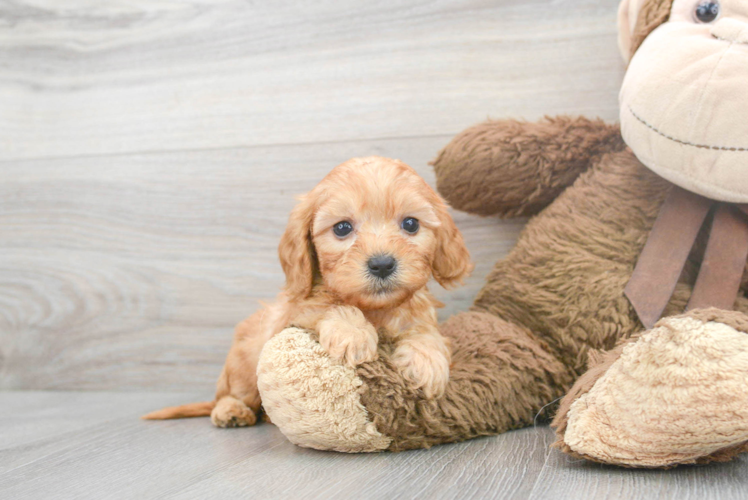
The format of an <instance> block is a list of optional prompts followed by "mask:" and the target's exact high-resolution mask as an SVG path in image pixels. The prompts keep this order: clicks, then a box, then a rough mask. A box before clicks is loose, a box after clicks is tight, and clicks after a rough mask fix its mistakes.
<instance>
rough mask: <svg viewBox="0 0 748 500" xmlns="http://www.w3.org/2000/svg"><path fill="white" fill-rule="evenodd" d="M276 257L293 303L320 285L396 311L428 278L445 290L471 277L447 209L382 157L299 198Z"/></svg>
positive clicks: (345, 170)
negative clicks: (279, 262) (318, 283)
mask: <svg viewBox="0 0 748 500" xmlns="http://www.w3.org/2000/svg"><path fill="white" fill-rule="evenodd" d="M279 254H280V260H281V265H282V266H283V270H284V272H285V273H286V291H287V293H289V295H291V296H292V297H293V298H296V299H300V298H304V297H306V296H308V295H309V294H310V293H311V291H312V287H313V285H314V284H315V282H321V283H324V284H325V286H326V287H327V288H328V289H329V290H330V291H331V292H332V293H334V294H335V295H337V296H338V297H340V299H341V300H343V301H344V302H345V303H347V304H350V305H355V306H357V307H359V308H361V309H382V308H390V307H396V306H398V305H399V304H401V303H402V302H404V301H405V300H407V299H408V298H409V297H410V296H412V294H413V293H414V292H416V291H417V290H418V289H420V288H422V287H423V286H425V285H426V283H427V282H428V280H429V278H431V276H433V277H434V278H435V279H436V280H437V281H438V282H439V283H440V284H441V285H442V286H444V287H448V286H450V285H452V284H453V283H455V282H459V281H461V280H462V278H464V277H465V276H466V275H467V274H468V273H469V272H470V271H471V270H472V264H471V262H470V255H469V254H468V251H467V248H466V247H465V243H464V241H463V239H462V235H461V234H460V232H459V231H458V230H457V227H456V226H455V224H454V222H453V221H452V218H451V217H450V216H449V213H448V212H447V206H446V204H445V203H444V201H443V200H442V199H441V198H440V197H439V195H437V194H436V193H435V192H434V191H433V190H432V189H431V188H430V187H429V186H428V184H426V182H425V181H424V180H423V179H421V178H420V177H419V176H418V174H416V172H415V171H414V170H413V169H412V168H410V167H409V166H407V165H405V164H404V163H402V162H400V161H396V160H389V159H386V158H379V157H370V158H354V159H352V160H349V161H347V162H345V163H343V164H342V165H339V166H338V167H336V168H335V169H334V170H333V171H332V172H330V174H328V175H327V177H325V178H324V179H323V180H322V182H321V183H320V184H319V185H318V186H317V187H315V188H314V189H313V190H312V191H311V192H309V193H308V194H306V195H304V196H303V197H302V198H301V200H300V203H299V204H298V205H297V206H296V208H294V210H293V212H291V217H290V219H289V223H288V227H287V229H286V232H285V234H284V235H283V238H282V239H281V243H280V248H279Z"/></svg>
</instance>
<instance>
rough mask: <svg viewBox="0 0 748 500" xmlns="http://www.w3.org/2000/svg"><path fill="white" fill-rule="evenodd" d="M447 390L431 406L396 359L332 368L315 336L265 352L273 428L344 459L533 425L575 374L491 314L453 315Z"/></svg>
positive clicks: (446, 331) (292, 331) (288, 338)
mask: <svg viewBox="0 0 748 500" xmlns="http://www.w3.org/2000/svg"><path fill="white" fill-rule="evenodd" d="M441 331H442V334H443V335H445V336H446V337H448V338H450V339H451V341H452V350H453V354H452V366H451V368H450V380H449V384H448V386H447V390H446V393H445V395H444V396H443V397H441V398H439V399H436V400H434V399H425V398H424V396H423V394H422V393H421V391H413V390H411V389H409V388H408V385H407V383H406V382H405V380H404V379H403V377H402V375H401V374H400V373H399V371H398V369H397V368H396V367H395V366H394V365H393V363H392V362H391V361H390V359H391V348H390V346H387V345H385V346H381V347H380V357H379V360H377V361H373V362H370V363H365V364H363V365H360V366H359V367H357V368H356V369H353V368H350V367H348V366H345V365H343V364H341V363H339V362H335V361H333V360H331V359H330V357H329V356H328V355H327V353H325V351H324V350H323V349H322V348H321V346H320V345H319V343H318V342H317V340H316V335H315V334H314V333H313V332H307V331H304V330H300V329H297V328H289V329H286V330H284V331H283V332H281V333H280V334H278V335H277V336H275V337H274V338H273V339H271V340H270V341H268V343H267V344H266V345H265V347H264V349H263V351H262V355H261V358H260V363H259V366H258V387H259V388H260V394H261V396H262V402H263V408H264V410H265V412H267V414H268V416H269V417H270V419H271V421H272V422H273V423H274V424H275V425H277V426H278V428H279V429H280V430H281V431H282V432H283V433H284V434H285V435H286V437H288V439H289V440H290V441H292V442H293V443H295V444H297V445H299V446H304V447H309V448H316V449H323V450H336V451H344V452H370V451H381V450H392V451H397V450H406V449H411V448H428V447H430V446H433V445H436V444H440V443H447V442H454V441H462V440H465V439H470V438H474V437H478V436H485V435H493V434H498V433H501V432H505V431H507V430H510V429H515V428H520V427H525V426H527V425H531V424H532V423H533V420H534V419H535V417H536V415H537V413H538V411H539V410H540V409H541V408H543V406H544V405H546V404H547V403H548V402H549V401H553V400H554V399H556V398H558V397H560V396H561V395H563V394H564V392H565V391H566V390H567V389H568V388H569V387H570V385H571V383H572V381H573V378H572V374H571V373H570V371H569V370H568V369H567V368H566V367H564V366H563V365H562V364H561V363H560V362H559V361H558V360H556V359H555V358H554V357H553V356H551V355H550V354H549V353H548V352H547V350H546V349H545V347H544V346H543V344H542V342H540V341H539V340H538V339H537V338H535V337H534V336H533V335H532V334H531V333H530V332H528V331H527V330H525V329H524V328H521V327H518V326H516V325H512V324H510V323H507V322H505V321H502V320H501V319H499V318H497V317H495V316H493V315H490V314H485V313H479V312H469V313H462V314H458V315H457V316H454V317H452V318H451V319H450V320H448V321H447V322H446V323H445V324H443V325H442V327H441Z"/></svg>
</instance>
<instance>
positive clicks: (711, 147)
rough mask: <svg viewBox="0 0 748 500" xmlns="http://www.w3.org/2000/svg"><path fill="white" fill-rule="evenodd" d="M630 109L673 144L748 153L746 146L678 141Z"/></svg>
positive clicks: (651, 128) (635, 115)
mask: <svg viewBox="0 0 748 500" xmlns="http://www.w3.org/2000/svg"><path fill="white" fill-rule="evenodd" d="M628 109H629V112H630V113H631V114H632V115H633V117H634V118H636V119H637V120H638V121H639V122H641V123H642V124H643V125H644V126H645V127H647V128H649V129H650V130H652V131H653V132H654V133H656V134H657V135H659V136H662V137H664V138H665V139H669V140H671V141H673V142H677V143H678V144H682V145H684V146H691V147H693V148H699V149H712V150H715V151H742V152H746V151H748V147H746V146H710V145H708V144H694V143H693V142H689V141H684V140H682V139H678V138H677V137H673V136H672V135H669V134H666V133H665V132H663V131H661V130H660V129H658V128H657V127H655V126H654V125H651V124H650V123H648V122H647V121H646V120H645V119H644V118H642V117H640V116H639V115H637V114H636V113H635V112H634V110H633V109H631V106H628Z"/></svg>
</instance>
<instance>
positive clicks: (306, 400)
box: [257, 328, 392, 453]
mask: <svg viewBox="0 0 748 500" xmlns="http://www.w3.org/2000/svg"><path fill="white" fill-rule="evenodd" d="M362 384H363V382H362V381H361V379H360V378H359V377H358V376H357V375H356V370H355V369H353V368H351V367H349V366H347V365H344V364H341V363H339V362H337V361H333V360H332V359H330V356H329V355H328V354H327V353H326V352H325V351H324V349H322V346H321V345H320V344H319V343H318V342H316V341H315V340H314V339H313V338H312V335H310V333H309V332H307V331H304V330H300V329H298V328H287V329H286V330H283V331H282V332H280V333H279V334H278V335H276V336H274V337H273V338H272V339H270V340H269V341H268V342H267V343H266V344H265V346H264V347H263V349H262V354H261V355H260V361H259V364H258V365H257V387H258V388H259V389H260V396H261V397H262V406H263V408H264V409H265V413H267V414H268V415H270V418H271V419H272V420H273V423H274V424H275V425H276V426H277V427H278V429H280V431H281V432H283V434H284V435H285V436H286V437H287V438H288V439H289V440H290V441H291V442H292V443H295V444H297V445H299V446H304V447H307V448H316V449H319V450H336V451H343V452H349V453H360V452H371V451H381V450H384V449H386V448H387V447H388V446H389V445H390V443H391V442H392V439H391V438H389V437H387V436H385V435H383V434H381V433H380V432H379V431H378V430H377V428H376V426H375V425H374V424H373V423H372V422H370V421H369V418H368V414H367V411H366V408H365V407H364V406H363V404H362V403H361V396H360V391H361V386H362Z"/></svg>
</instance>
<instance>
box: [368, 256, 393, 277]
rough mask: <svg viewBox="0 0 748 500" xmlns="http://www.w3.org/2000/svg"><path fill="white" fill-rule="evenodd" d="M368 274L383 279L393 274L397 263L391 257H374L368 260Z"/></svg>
mask: <svg viewBox="0 0 748 500" xmlns="http://www.w3.org/2000/svg"><path fill="white" fill-rule="evenodd" d="M368 266H369V274H371V275H372V276H376V277H377V278H381V279H384V278H386V277H388V276H389V275H391V274H392V273H394V272H395V269H397V261H396V260H395V258H394V257H393V256H391V255H375V256H374V257H372V258H370V259H369V262H368Z"/></svg>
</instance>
